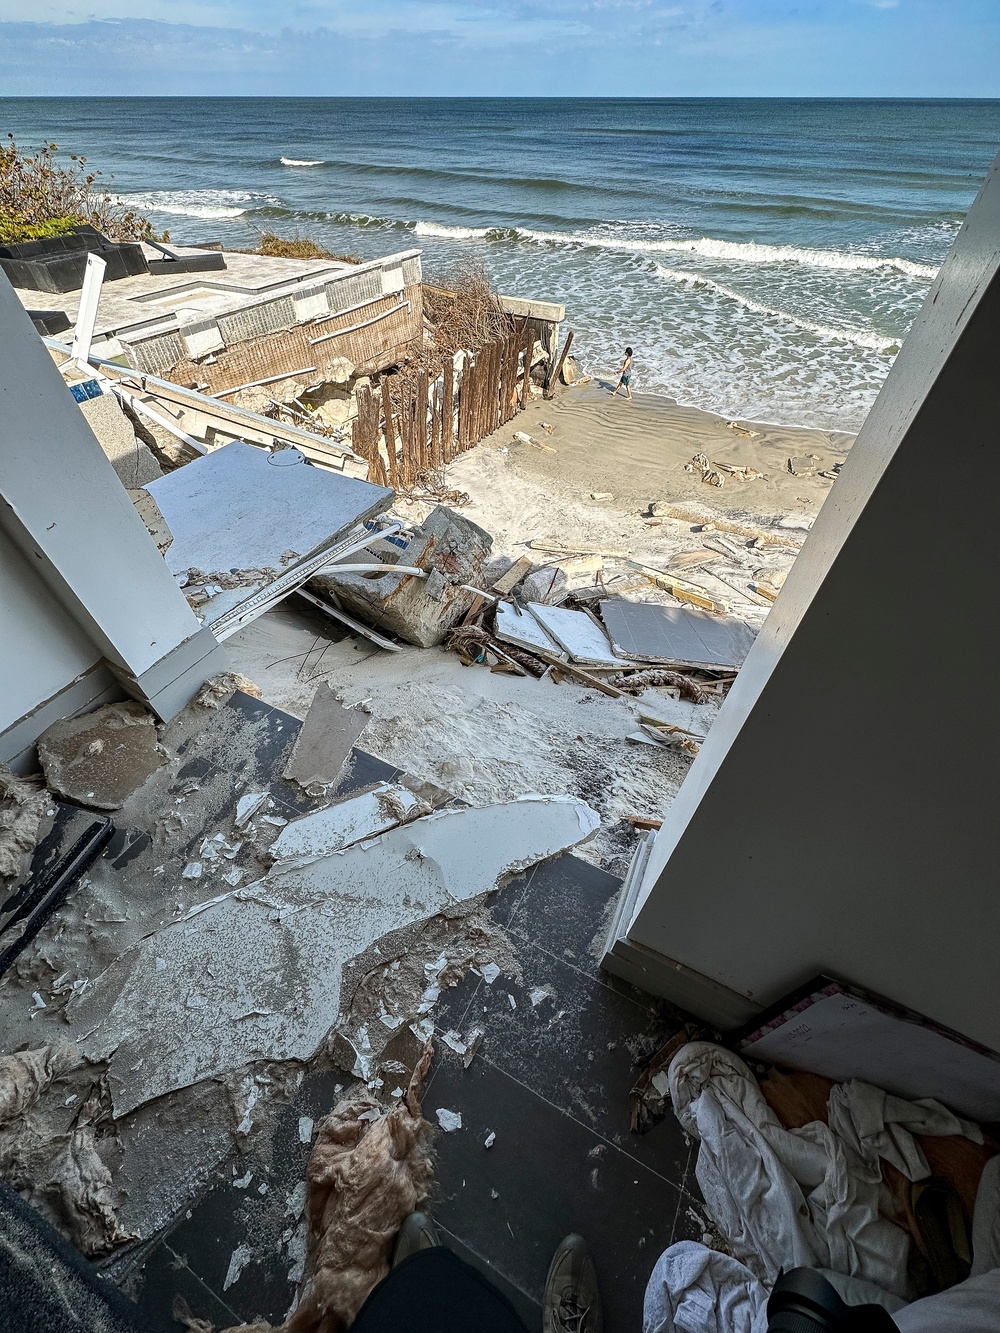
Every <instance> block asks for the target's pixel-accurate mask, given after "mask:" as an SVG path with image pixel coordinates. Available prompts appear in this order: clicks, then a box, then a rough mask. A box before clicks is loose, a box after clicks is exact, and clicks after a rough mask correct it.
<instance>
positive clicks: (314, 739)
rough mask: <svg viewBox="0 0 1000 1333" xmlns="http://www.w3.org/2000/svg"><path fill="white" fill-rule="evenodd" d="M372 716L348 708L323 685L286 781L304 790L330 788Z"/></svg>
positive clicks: (313, 704) (299, 735)
mask: <svg viewBox="0 0 1000 1333" xmlns="http://www.w3.org/2000/svg"><path fill="white" fill-rule="evenodd" d="M370 721H371V715H370V714H369V713H366V712H365V711H364V709H362V708H345V707H344V705H343V704H342V703H341V702H340V700H339V699H338V698H337V696H336V695H335V694H334V692H333V690H332V689H331V688H330V686H329V685H328V684H327V683H326V682H325V681H324V682H323V683H322V684H321V685H319V686H318V688H317V690H316V693H315V695H314V696H313V701H312V703H311V704H310V706H309V712H308V713H306V719H305V721H304V722H303V723H302V730H301V731H300V732H299V734H298V737H297V739H296V741H295V748H294V750H293V751H292V754H291V758H290V759H289V761H288V765H287V767H286V768H285V777H286V778H288V780H289V781H291V782H297V783H299V785H300V786H302V787H309V786H311V785H312V784H313V783H319V784H320V785H322V786H330V785H332V784H333V783H335V782H336V781H337V779H338V778H339V777H340V775H341V773H342V772H343V770H344V765H345V764H346V763H347V761H348V759H349V758H350V755H351V750H352V749H353V747H354V746H355V744H356V743H357V741H358V740H359V739H360V737H361V735H362V733H363V732H364V730H365V728H366V727H367V726H368V723H369V722H370Z"/></svg>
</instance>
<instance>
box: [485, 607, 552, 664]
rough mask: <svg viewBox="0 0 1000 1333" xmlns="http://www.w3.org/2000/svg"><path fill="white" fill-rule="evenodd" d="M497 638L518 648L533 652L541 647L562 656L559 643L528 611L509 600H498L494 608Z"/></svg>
mask: <svg viewBox="0 0 1000 1333" xmlns="http://www.w3.org/2000/svg"><path fill="white" fill-rule="evenodd" d="M494 629H495V633H496V636H497V638H498V639H502V640H503V641H504V643H512V644H514V645H515V646H516V647H518V648H526V649H527V650H528V651H529V652H533V651H535V650H537V649H539V648H541V649H542V650H543V651H544V652H546V653H550V654H551V655H552V656H554V657H562V656H564V654H563V651H562V649H561V648H560V647H559V644H558V643H556V641H555V639H553V638H552V636H551V635H549V634H547V633H546V631H545V629H544V628H543V627H542V625H540V624H539V623H538V621H537V619H536V618H535V617H534V616H533V615H531V614H530V612H528V611H524V610H521V609H520V608H519V607H515V606H513V605H512V603H510V602H499V603H498V604H497V608H496V621H495V624H494Z"/></svg>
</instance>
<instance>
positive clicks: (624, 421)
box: [479, 382, 854, 521]
mask: <svg viewBox="0 0 1000 1333" xmlns="http://www.w3.org/2000/svg"><path fill="white" fill-rule="evenodd" d="M543 421H544V422H548V423H549V424H550V425H552V426H553V427H554V430H553V431H552V433H551V434H549V433H547V432H546V431H544V430H543V429H542V427H541V424H540V423H541V422H543ZM737 425H738V426H739V427H740V428H741V429H739V430H734V429H732V428H731V427H730V426H729V425H728V424H727V422H726V420H725V418H723V417H719V416H716V415H714V414H713V413H711V412H704V411H702V410H701V409H700V408H696V407H684V406H681V405H679V404H676V403H672V402H671V401H670V400H669V399H667V398H660V397H656V396H654V395H651V394H650V395H642V396H640V395H638V394H637V395H636V396H635V397H634V399H633V401H632V402H629V401H628V400H627V399H626V398H625V397H624V396H622V395H619V396H618V397H617V398H612V397H611V395H610V393H609V392H608V390H607V389H605V388H602V387H601V386H600V384H598V383H597V382H591V383H590V384H588V385H585V386H583V387H581V388H569V389H562V388H560V390H559V391H558V392H557V394H556V397H555V398H554V399H553V400H552V401H551V402H544V401H542V400H536V401H534V402H533V403H531V404H530V405H529V406H528V408H527V409H526V410H525V411H524V412H523V413H521V414H520V415H519V416H518V417H517V418H516V419H515V420H514V421H513V422H511V423H510V425H509V426H507V427H504V429H503V430H502V431H498V432H497V433H496V434H495V435H494V436H492V437H491V438H490V439H489V440H488V441H484V443H483V445H481V446H479V447H480V448H485V449H488V450H491V449H494V448H497V447H498V446H499V447H502V446H504V445H506V446H509V447H510V448H511V453H512V464H513V466H514V467H515V468H516V469H517V470H518V471H521V472H523V473H524V474H525V475H526V476H530V477H531V478H532V479H533V480H536V481H545V480H546V479H548V480H549V481H550V482H551V484H552V486H553V491H554V494H558V493H559V492H562V491H567V492H569V493H575V494H576V496H577V497H578V498H586V497H589V495H590V494H591V492H607V493H610V494H612V495H613V496H614V497H615V499H614V502H609V503H614V505H615V507H616V508H617V507H621V508H623V509H625V510H627V511H628V512H632V513H634V512H635V511H636V509H637V508H638V509H645V508H646V507H647V506H648V505H649V504H650V503H651V502H653V501H657V500H667V501H671V502H674V503H679V504H684V503H692V502H693V503H696V504H699V505H707V506H708V507H710V508H711V509H713V510H715V511H716V512H718V513H720V514H726V515H730V516H736V515H739V516H742V517H748V516H751V515H752V516H755V517H757V518H758V519H763V520H768V521H774V520H775V519H778V518H781V517H785V516H789V515H801V516H809V517H814V516H815V515H816V513H818V511H819V508H820V506H821V505H822V503H823V500H824V499H825V498H826V496H827V495H828V494H829V492H830V489H831V487H832V485H833V482H832V480H829V479H827V478H824V477H820V476H819V475H818V474H819V473H820V472H822V471H829V470H831V469H832V468H833V465H834V464H835V463H842V462H843V461H844V460H845V459H846V457H847V454H848V451H849V449H850V446H851V444H852V443H853V440H854V436H853V435H852V434H847V433H845V432H838V431H825V430H811V429H807V428H804V427H799V426H776V425H771V424H767V423H760V422H751V421H740V422H738V423H737ZM516 430H521V431H525V432H526V433H528V434H529V435H532V436H533V437H534V438H535V439H538V440H540V441H542V442H543V443H545V444H548V445H550V446H551V447H552V448H553V449H555V450H556V451H557V452H556V453H548V452H546V451H543V450H539V449H535V448H533V447H532V446H531V445H525V444H517V445H512V444H511V435H512V434H513V432H514V431H516ZM750 432H753V434H750ZM696 453H702V454H704V455H705V456H706V457H707V458H708V459H709V461H710V462H712V463H715V462H720V463H727V464H730V465H734V466H750V467H752V468H755V469H756V470H757V471H758V472H761V473H763V474H764V475H763V477H761V478H758V479H755V480H753V481H742V480H740V479H738V478H737V477H734V476H731V475H727V474H724V477H725V480H724V484H723V485H722V486H721V487H717V486H712V485H707V484H706V483H705V482H703V481H702V479H701V472H700V470H695V471H694V472H687V471H685V468H684V465H685V464H686V463H690V461H691V459H692V456H693V455H694V454H696ZM810 455H811V456H812V457H811V458H810V460H809V461H810V467H809V469H808V470H807V471H806V472H804V473H803V474H802V475H798V476H793V475H792V474H791V473H790V472H789V471H788V459H789V458H806V457H809V456H810Z"/></svg>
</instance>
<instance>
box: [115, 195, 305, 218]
mask: <svg viewBox="0 0 1000 1333" xmlns="http://www.w3.org/2000/svg"><path fill="white" fill-rule="evenodd" d="M120 202H121V203H123V204H125V205H127V206H128V207H129V208H132V209H136V210H138V211H139V212H143V213H168V214H171V215H175V216H177V217H188V218H206V219H211V220H224V219H226V218H239V217H242V216H243V215H244V213H247V212H249V210H250V208H251V207H252V206H253V205H256V204H278V203H280V200H277V199H274V198H272V197H271V196H270V195H263V194H251V193H249V192H247V191H246V190H153V191H151V192H150V193H149V194H128V195H122V196H120Z"/></svg>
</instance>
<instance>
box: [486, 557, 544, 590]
mask: <svg viewBox="0 0 1000 1333" xmlns="http://www.w3.org/2000/svg"><path fill="white" fill-rule="evenodd" d="M533 564H534V561H533V560H531V559H530V558H529V557H528V556H526V555H522V556H521V557H520V559H518V560H515V561H514V563H513V564H512V565H511V567H510V569H508V570H507V572H506V574H501V575H500V577H499V578H498V579H497V581H496V583H494V584H493V585H492V591H493V592H496V593H499V594H500V596H501V597H506V596H507V594H508V593H509V592H513V590H514V589H515V588H516V587H517V585H518V584H519V583H520V582H521V580H522V579H523V578H524V576H525V574H527V573H528V572H529V571H530V569H531V566H532V565H533Z"/></svg>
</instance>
